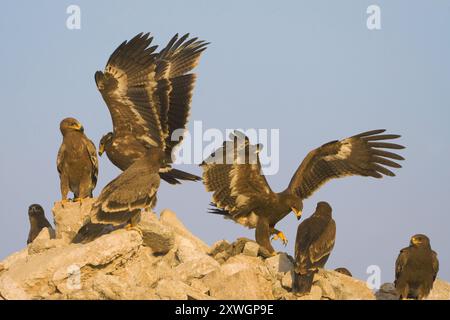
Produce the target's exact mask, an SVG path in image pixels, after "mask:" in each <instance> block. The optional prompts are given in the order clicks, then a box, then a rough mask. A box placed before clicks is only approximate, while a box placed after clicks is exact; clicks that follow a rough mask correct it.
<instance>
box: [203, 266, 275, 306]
mask: <svg viewBox="0 0 450 320" xmlns="http://www.w3.org/2000/svg"><path fill="white" fill-rule="evenodd" d="M203 282H204V283H205V285H206V286H208V288H209V292H210V295H211V296H212V297H215V298H217V299H221V300H236V299H237V300H273V299H274V297H273V295H272V285H271V283H270V282H269V281H267V280H266V279H264V278H263V277H262V276H261V275H259V274H257V273H254V272H252V271H251V270H249V269H244V270H241V271H238V272H236V273H233V274H231V275H228V274H226V273H223V272H221V270H216V271H213V272H211V273H209V274H207V275H206V276H205V277H204V278H203Z"/></svg>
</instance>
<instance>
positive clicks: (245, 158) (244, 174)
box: [201, 132, 274, 227]
mask: <svg viewBox="0 0 450 320" xmlns="http://www.w3.org/2000/svg"><path fill="white" fill-rule="evenodd" d="M231 138H232V139H233V141H226V142H224V144H223V146H222V147H221V148H219V149H218V150H216V151H215V152H214V153H213V154H211V156H210V157H208V158H207V159H206V160H205V161H204V162H203V163H202V165H201V166H202V168H203V183H204V184H205V187H206V190H207V191H209V192H213V200H212V202H213V205H214V206H215V207H216V208H217V209H213V210H211V212H212V213H218V214H224V215H226V216H227V217H228V218H231V219H233V220H235V221H236V222H239V223H241V224H243V225H246V226H249V227H255V225H254V222H251V221H250V219H249V218H250V214H251V212H252V210H254V209H256V208H257V207H258V206H261V205H263V204H264V203H266V201H268V199H270V198H272V197H273V196H274V194H273V191H272V190H271V189H270V187H269V184H268V183H267V180H266V178H265V177H264V175H263V174H262V172H261V163H260V161H259V156H258V152H259V149H260V146H259V145H251V144H250V143H249V140H248V137H246V136H245V135H243V134H242V133H240V132H235V133H234V134H233V135H232V136H231Z"/></svg>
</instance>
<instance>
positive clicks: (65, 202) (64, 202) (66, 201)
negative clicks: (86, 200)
mask: <svg viewBox="0 0 450 320" xmlns="http://www.w3.org/2000/svg"><path fill="white" fill-rule="evenodd" d="M69 202H70V200H69V199H62V200H61V207H63V208H65V205H66V204H67V203H69Z"/></svg>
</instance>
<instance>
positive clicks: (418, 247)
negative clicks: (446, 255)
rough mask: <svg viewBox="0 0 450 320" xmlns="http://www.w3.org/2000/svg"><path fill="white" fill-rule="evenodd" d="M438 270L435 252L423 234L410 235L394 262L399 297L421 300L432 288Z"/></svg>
mask: <svg viewBox="0 0 450 320" xmlns="http://www.w3.org/2000/svg"><path fill="white" fill-rule="evenodd" d="M438 271H439V260H438V258H437V253H436V252H435V251H433V250H432V249H431V245H430V239H429V238H428V237H427V236H426V235H424V234H416V235H414V236H413V237H411V240H410V244H409V247H407V248H404V249H402V250H401V251H400V254H399V255H398V258H397V261H396V262H395V288H396V290H397V293H398V295H399V297H400V299H414V300H422V299H423V298H425V297H427V296H428V294H429V293H430V291H431V289H432V288H433V284H434V281H435V280H436V277H437V274H438Z"/></svg>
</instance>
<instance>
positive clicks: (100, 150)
mask: <svg viewBox="0 0 450 320" xmlns="http://www.w3.org/2000/svg"><path fill="white" fill-rule="evenodd" d="M103 152H105V145H104V144H101V145H99V146H98V155H99V156H100V157H101V156H102V154H103Z"/></svg>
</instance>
